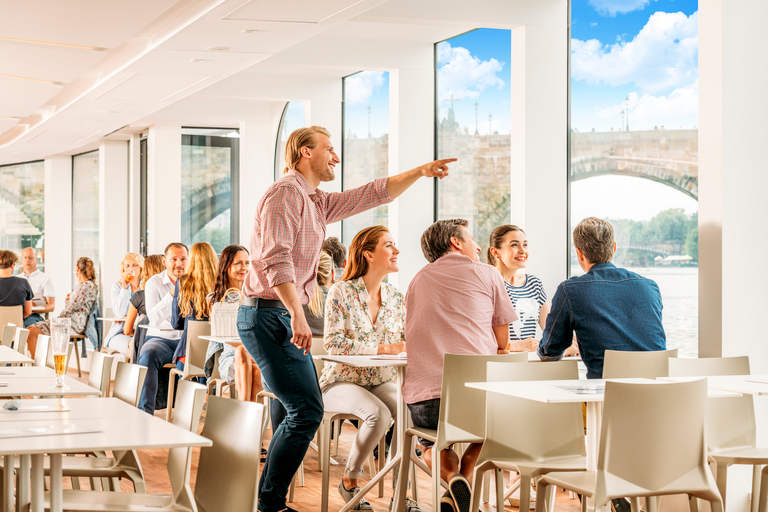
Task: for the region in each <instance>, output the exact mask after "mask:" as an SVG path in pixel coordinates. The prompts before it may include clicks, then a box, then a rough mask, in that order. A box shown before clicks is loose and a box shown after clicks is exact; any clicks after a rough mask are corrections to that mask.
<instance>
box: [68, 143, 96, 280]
mask: <svg viewBox="0 0 768 512" xmlns="http://www.w3.org/2000/svg"><path fill="white" fill-rule="evenodd" d="M83 256H86V257H88V258H90V259H91V261H93V264H94V266H95V267H96V269H99V152H98V151H91V152H90V153H84V154H82V155H77V156H74V157H72V257H73V263H77V260H79V259H80V258H82V257H83ZM76 284H77V278H76V277H74V275H73V276H72V286H74V285H76Z"/></svg>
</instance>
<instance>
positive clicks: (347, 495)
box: [339, 480, 373, 510]
mask: <svg viewBox="0 0 768 512" xmlns="http://www.w3.org/2000/svg"><path fill="white" fill-rule="evenodd" d="M359 493H360V488H359V487H353V488H352V489H351V490H349V491H348V490H347V488H346V487H344V480H342V481H341V482H339V494H341V497H342V498H344V501H345V502H347V503H349V502H350V501H355V496H357V495H358V494H359ZM352 510H373V507H372V506H371V504H370V503H368V502H367V501H366V500H365V498H360V499H359V500H357V503H355V506H354V507H352Z"/></svg>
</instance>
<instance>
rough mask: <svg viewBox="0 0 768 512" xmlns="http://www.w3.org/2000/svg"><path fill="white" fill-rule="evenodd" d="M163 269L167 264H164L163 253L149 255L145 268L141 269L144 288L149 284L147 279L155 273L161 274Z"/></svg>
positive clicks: (145, 261)
mask: <svg viewBox="0 0 768 512" xmlns="http://www.w3.org/2000/svg"><path fill="white" fill-rule="evenodd" d="M163 270H165V266H163V255H162V254H150V255H149V256H147V258H146V259H145V260H144V268H143V269H142V270H141V287H142V289H143V288H144V285H145V284H147V281H149V278H150V277H152V276H153V275H155V274H159V273H160V272H162V271H163Z"/></svg>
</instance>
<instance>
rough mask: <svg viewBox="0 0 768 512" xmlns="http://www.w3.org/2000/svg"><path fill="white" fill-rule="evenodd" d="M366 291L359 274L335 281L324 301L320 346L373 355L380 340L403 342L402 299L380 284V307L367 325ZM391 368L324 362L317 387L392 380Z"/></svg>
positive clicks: (340, 352) (337, 352)
mask: <svg viewBox="0 0 768 512" xmlns="http://www.w3.org/2000/svg"><path fill="white" fill-rule="evenodd" d="M369 298H370V297H369V295H368V290H367V289H366V288H365V282H364V281H363V278H362V277H359V278H357V279H352V280H350V281H339V282H338V283H336V284H334V285H333V286H332V287H331V289H330V290H329V291H328V298H327V300H326V302H325V339H324V341H323V348H325V350H326V351H327V352H328V353H329V354H333V355H345V356H349V355H375V354H376V352H377V351H378V346H379V344H380V343H386V344H392V343H399V342H401V341H405V298H404V297H403V294H402V293H400V292H399V291H398V290H397V289H396V288H395V287H394V286H392V285H390V284H387V283H381V307H380V308H379V316H378V318H376V323H375V324H371V318H370V311H369V309H368V304H367V302H368V300H369ZM395 375H396V370H395V368H393V367H386V366H385V367H378V368H357V367H353V366H348V365H344V364H339V363H331V362H326V363H325V367H324V368H323V372H322V374H321V376H320V387H321V388H325V387H326V386H328V385H330V384H332V383H334V382H337V381H343V382H353V383H355V384H358V385H360V386H378V385H379V384H383V383H385V382H390V381H393V380H395Z"/></svg>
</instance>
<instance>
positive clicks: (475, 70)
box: [435, 29, 519, 254]
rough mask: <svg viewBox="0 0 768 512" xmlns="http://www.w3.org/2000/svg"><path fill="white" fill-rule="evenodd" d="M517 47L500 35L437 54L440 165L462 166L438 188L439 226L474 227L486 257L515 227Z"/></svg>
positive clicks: (464, 40)
mask: <svg viewBox="0 0 768 512" xmlns="http://www.w3.org/2000/svg"><path fill="white" fill-rule="evenodd" d="M511 46H512V45H511V37H510V32H509V31H508V30H495V29H479V30H475V31H472V32H468V33H466V34H463V35H460V36H457V37H454V38H452V39H448V40H447V41H443V42H442V43H438V44H437V45H436V46H435V54H436V55H435V59H436V61H437V86H436V94H437V126H436V130H437V158H450V157H454V158H458V159H459V160H458V161H457V162H456V163H454V164H452V165H451V177H450V179H446V180H442V181H439V182H438V185H437V197H436V205H437V218H438V219H450V218H463V219H467V220H468V221H469V223H470V226H469V229H470V230H471V231H472V233H473V234H474V235H475V240H476V241H477V243H478V244H480V246H481V247H482V248H483V254H484V253H485V248H486V247H487V246H488V238H489V236H490V233H491V231H492V230H493V228H494V227H496V226H497V225H499V224H507V223H509V222H510V218H509V217H510V207H509V201H510V149H511V138H510V119H511V111H510V102H509V100H510V88H509V83H510V78H511V75H510V69H509V61H510V57H511V51H512V49H511ZM511 220H512V221H514V219H511ZM518 222H519V221H518Z"/></svg>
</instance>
